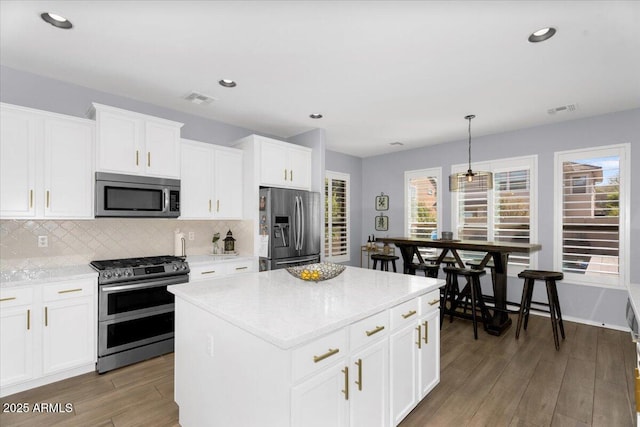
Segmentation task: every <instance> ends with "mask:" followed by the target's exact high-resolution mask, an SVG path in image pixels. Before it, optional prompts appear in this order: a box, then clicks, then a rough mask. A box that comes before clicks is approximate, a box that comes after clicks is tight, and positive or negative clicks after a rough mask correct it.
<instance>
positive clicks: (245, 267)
mask: <svg viewBox="0 0 640 427" xmlns="http://www.w3.org/2000/svg"><path fill="white" fill-rule="evenodd" d="M247 268H249V267H247V266H244V267H236V270H246V269H247Z"/></svg>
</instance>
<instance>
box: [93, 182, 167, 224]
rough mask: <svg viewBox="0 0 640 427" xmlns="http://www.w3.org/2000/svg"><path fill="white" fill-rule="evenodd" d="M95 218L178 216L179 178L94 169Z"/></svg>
mask: <svg viewBox="0 0 640 427" xmlns="http://www.w3.org/2000/svg"><path fill="white" fill-rule="evenodd" d="M95 193H96V194H95V198H96V200H95V201H96V204H95V206H96V209H95V216H96V217H126V218H130V217H154V218H155V217H162V218H177V217H178V216H180V180H178V179H167V178H154V177H147V176H137V175H121V174H115V173H106V172H96V187H95Z"/></svg>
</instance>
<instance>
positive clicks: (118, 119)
mask: <svg viewBox="0 0 640 427" xmlns="http://www.w3.org/2000/svg"><path fill="white" fill-rule="evenodd" d="M90 114H91V117H94V118H95V119H96V127H97V135H96V147H97V150H96V152H97V162H96V169H97V170H98V171H100V172H115V173H124V174H131V175H147V176H157V177H164V178H176V179H177V178H180V128H181V127H182V123H178V122H173V121H170V120H165V119H161V118H157V117H153V116H148V115H145V114H140V113H135V112H131V111H127V110H122V109H119V108H114V107H109V106H106V105H101V104H96V103H94V104H93V109H92V110H91V111H90Z"/></svg>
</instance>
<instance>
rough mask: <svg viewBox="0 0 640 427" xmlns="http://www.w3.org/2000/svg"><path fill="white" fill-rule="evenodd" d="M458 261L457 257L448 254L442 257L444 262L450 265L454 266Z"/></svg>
mask: <svg viewBox="0 0 640 427" xmlns="http://www.w3.org/2000/svg"><path fill="white" fill-rule="evenodd" d="M457 262H458V261H456V259H455V258H454V257H452V256H446V257H444V258H442V263H443V264H446V265H448V266H449V267H453V266H454V265H456V263H457Z"/></svg>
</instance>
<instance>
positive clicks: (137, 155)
mask: <svg viewBox="0 0 640 427" xmlns="http://www.w3.org/2000/svg"><path fill="white" fill-rule="evenodd" d="M139 157H140V152H139V151H138V150H136V166H139V164H140V159H139Z"/></svg>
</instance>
